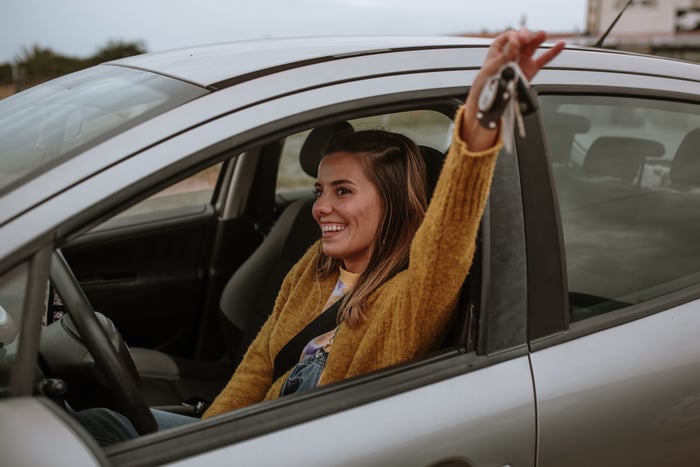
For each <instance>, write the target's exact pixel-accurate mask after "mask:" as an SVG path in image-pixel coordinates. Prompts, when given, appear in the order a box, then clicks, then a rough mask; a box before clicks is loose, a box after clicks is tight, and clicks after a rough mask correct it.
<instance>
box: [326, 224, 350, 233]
mask: <svg viewBox="0 0 700 467" xmlns="http://www.w3.org/2000/svg"><path fill="white" fill-rule="evenodd" d="M344 228H345V227H343V226H342V225H324V226H323V228H322V230H323V231H324V232H338V231H340V230H343V229H344Z"/></svg>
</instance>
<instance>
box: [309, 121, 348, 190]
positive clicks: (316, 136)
mask: <svg viewBox="0 0 700 467" xmlns="http://www.w3.org/2000/svg"><path fill="white" fill-rule="evenodd" d="M353 131H355V130H354V128H353V127H352V125H350V123H348V122H344V121H343V122H336V123H331V124H328V125H323V126H319V127H316V128H314V129H313V130H311V132H310V133H309V135H308V136H307V137H306V140H304V144H303V145H302V146H301V152H300V153H299V159H300V163H301V168H302V169H304V172H306V174H307V175H309V176H310V177H313V178H316V177H318V164H319V163H320V162H321V158H322V157H323V152H324V150H325V148H326V147H327V146H328V143H329V142H330V141H331V140H332V139H333V138H334V137H335V136H336V135H339V134H343V133H352V132H353Z"/></svg>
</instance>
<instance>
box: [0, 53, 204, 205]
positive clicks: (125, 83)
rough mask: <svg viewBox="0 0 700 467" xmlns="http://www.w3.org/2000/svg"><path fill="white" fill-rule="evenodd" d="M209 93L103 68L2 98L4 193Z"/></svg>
mask: <svg viewBox="0 0 700 467" xmlns="http://www.w3.org/2000/svg"><path fill="white" fill-rule="evenodd" d="M206 92H207V91H206V90H204V89H201V88H199V87H196V86H193V85H190V84H187V83H184V82H181V81H178V80H175V79H172V78H168V77H165V76H160V75H156V74H153V73H147V72H144V71H139V70H133V69H129V68H119V67H108V66H104V67H95V68H90V69H87V70H82V71H79V72H76V73H73V74H70V75H67V76H64V77H61V78H57V79H55V80H53V81H50V82H49V83H45V84H44V85H42V86H37V87H35V88H30V89H27V90H24V91H22V92H19V93H17V94H15V95H13V96H9V97H6V98H5V99H2V100H0V154H1V155H2V156H0V193H1V192H2V191H4V190H5V189H8V188H9V187H11V186H12V185H13V184H14V183H18V182H20V181H21V180H22V179H24V178H25V177H27V176H36V174H38V173H40V172H43V171H45V170H48V169H49V168H51V167H52V166H54V165H56V164H58V163H60V162H62V161H64V160H66V159H68V158H70V157H71V156H73V155H74V154H78V153H79V152H81V151H84V150H86V149H87V148H89V147H91V146H94V145H96V144H98V143H100V142H102V141H104V140H105V139H107V138H109V137H111V136H113V135H115V134H118V133H121V132H123V131H124V130H126V129H127V128H130V127H132V126H135V125H137V124H139V123H141V122H143V121H145V120H147V119H149V118H151V117H153V116H155V115H158V114H160V113H162V112H164V111H166V110H168V109H171V108H174V107H176V106H178V105H180V104H183V103H184V102H187V101H189V100H190V99H192V98H194V97H197V96H199V95H202V94H205V93H206Z"/></svg>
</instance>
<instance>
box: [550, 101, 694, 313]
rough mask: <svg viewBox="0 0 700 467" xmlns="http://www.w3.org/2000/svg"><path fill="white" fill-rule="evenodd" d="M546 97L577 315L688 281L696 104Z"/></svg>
mask: <svg viewBox="0 0 700 467" xmlns="http://www.w3.org/2000/svg"><path fill="white" fill-rule="evenodd" d="M584 99H587V100H585V101H584ZM542 102H544V109H545V112H544V113H543V114H544V118H543V120H544V123H545V127H547V128H548V132H547V136H548V139H551V140H552V142H550V149H551V150H552V166H553V173H554V175H555V179H556V182H557V191H558V196H559V204H560V208H561V213H562V227H563V234H564V240H565V244H566V249H567V262H568V265H567V266H568V276H569V291H570V292H569V302H570V311H571V316H570V318H571V321H581V320H584V319H587V318H590V317H594V316H598V315H601V314H605V313H607V312H609V311H611V310H614V309H619V308H623V307H625V306H630V305H633V304H635V303H638V302H640V301H642V300H645V299H649V298H651V297H654V296H657V295H659V294H661V293H662V291H671V290H675V289H677V288H680V287H683V286H684V284H687V283H689V281H690V280H691V278H692V277H695V276H696V275H697V274H698V270H697V265H696V264H694V261H693V260H692V258H693V257H695V254H696V252H697V246H696V245H697V242H695V240H692V239H694V238H696V237H697V234H698V232H697V228H696V227H695V226H696V225H697V223H694V222H692V221H691V219H692V218H694V213H695V212H697V209H696V208H695V207H694V206H696V205H697V202H698V194H699V193H700V191H699V190H698V188H700V169H699V167H700V165H698V164H699V162H698V161H700V158H698V149H697V148H698V143H700V128H696V127H695V125H697V122H698V121H700V120H699V119H698V116H697V114H696V112H697V111H696V109H695V107H694V106H691V105H684V104H681V103H677V104H675V105H673V106H669V104H668V103H658V102H655V101H652V100H644V99H631V98H612V97H605V96H598V97H590V96H588V97H585V98H578V97H577V98H573V97H570V96H569V97H559V96H552V97H544V98H543V99H542ZM687 127H690V129H689V130H686V129H685V128H687ZM550 136H551V138H550ZM679 141H680V143H679ZM555 151H556V152H555ZM601 271H605V274H606V277H607V279H606V280H601V278H600V277H601V276H600V274H601Z"/></svg>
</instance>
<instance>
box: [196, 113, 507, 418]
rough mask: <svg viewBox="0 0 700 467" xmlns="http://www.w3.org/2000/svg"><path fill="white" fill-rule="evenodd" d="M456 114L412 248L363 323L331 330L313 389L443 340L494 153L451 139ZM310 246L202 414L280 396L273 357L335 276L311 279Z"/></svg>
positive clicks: (309, 317)
mask: <svg viewBox="0 0 700 467" xmlns="http://www.w3.org/2000/svg"><path fill="white" fill-rule="evenodd" d="M462 118H463V109H460V111H459V112H458V113H457V116H456V121H455V132H454V135H453V141H452V146H451V148H450V151H449V153H448V155H447V157H446V159H445V163H444V165H443V170H442V173H441V175H440V179H439V181H438V184H437V186H436V188H435V192H434V194H433V197H432V200H431V202H430V206H429V207H428V210H427V212H426V215H425V218H424V220H423V223H422V224H421V226H420V228H419V229H418V231H417V232H416V235H415V237H414V239H413V242H412V244H411V252H410V260H409V266H408V268H407V269H405V270H403V271H401V272H400V273H398V274H396V275H395V276H394V277H393V278H391V279H390V280H389V281H387V282H386V283H384V284H383V285H382V286H381V287H379V288H378V289H377V290H376V291H375V292H374V293H373V294H372V295H371V296H370V297H369V300H368V308H367V313H366V316H367V319H366V320H365V322H364V323H363V324H361V325H360V326H358V327H357V328H350V327H348V326H345V325H342V324H341V325H340V326H339V327H338V331H337V334H336V336H335V338H334V340H333V348H332V349H331V351H330V354H329V355H328V360H327V362H326V366H325V369H324V371H323V374H322V376H321V379H320V381H319V383H318V384H319V385H324V384H328V383H332V382H335V381H340V380H342V379H345V378H349V377H351V376H355V375H359V374H362V373H366V372H369V371H372V370H376V369H379V368H382V367H386V366H388V365H393V364H396V363H400V362H403V361H406V360H409V359H411V358H414V357H417V356H420V355H423V354H425V353H426V352H427V351H429V350H431V348H432V347H433V346H434V345H435V344H436V341H437V339H438V338H439V337H440V336H441V335H442V334H443V331H444V328H445V326H446V323H447V322H448V321H449V318H450V314H451V311H452V309H453V306H454V304H455V301H456V299H457V297H458V294H459V290H460V287H461V285H462V283H463V282H464V279H465V278H466V276H467V273H468V272H469V268H470V266H471V263H472V257H473V255H474V249H475V240H476V235H477V230H478V227H479V222H480V219H481V215H482V212H483V210H484V205H485V203H486V199H487V197H488V193H489V189H490V185H491V178H492V175H493V170H494V166H495V161H496V156H497V154H498V151H499V150H500V147H501V143H498V144H497V145H496V146H494V147H492V148H491V149H488V150H486V151H483V152H479V153H472V152H470V151H469V149H468V148H467V145H466V143H465V142H464V141H462V140H461V139H460V137H459V128H460V127H461V122H462ZM318 250H319V248H318V244H315V245H313V246H312V247H311V248H310V249H309V251H308V252H307V253H306V254H305V255H304V256H303V257H302V258H301V259H300V260H299V262H298V263H297V264H296V265H295V266H294V267H293V268H292V269H291V271H290V272H289V274H288V275H287V277H286V278H285V280H284V282H283V284H282V287H281V289H280V292H279V294H278V296H277V300H276V302H275V306H274V310H273V312H272V314H271V315H270V317H269V318H268V320H267V322H266V323H265V324H264V325H263V327H262V328H261V330H260V332H259V334H258V336H257V337H256V338H255V340H254V341H253V343H252V344H251V346H250V347H249V349H248V351H247V352H246V354H245V356H244V358H243V360H242V362H241V364H240V365H239V367H238V368H237V370H236V372H235V373H234V374H233V376H232V377H231V379H230V380H229V382H228V384H227V385H226V387H225V388H224V389H223V390H222V391H221V392H220V393H219V395H218V396H217V397H216V399H215V400H214V402H213V403H212V405H211V406H210V407H209V409H208V410H207V411H206V413H205V414H204V416H203V418H208V417H212V416H214V415H218V414H221V413H224V412H228V411H230V410H234V409H237V408H240V407H244V406H247V405H250V404H253V403H256V402H260V401H263V400H269V399H274V398H276V397H278V396H279V393H280V388H281V387H282V384H283V383H284V381H285V380H286V378H287V375H288V373H289V372H287V374H284V375H282V376H280V377H279V378H277V379H276V380H275V381H273V380H272V371H273V362H274V359H275V356H276V355H277V353H278V352H279V351H280V350H281V349H282V347H284V346H285V344H287V342H288V341H289V340H290V339H292V338H293V337H294V336H295V335H296V334H298V333H299V332H300V331H301V330H302V329H304V327H306V325H307V324H309V323H310V322H311V321H313V319H314V318H315V317H316V316H318V315H319V314H320V313H321V311H322V308H323V305H324V304H325V303H326V299H327V298H328V296H329V295H330V293H331V290H332V289H333V287H334V286H335V284H336V281H337V275H336V276H334V277H329V278H326V279H323V280H319V279H318V278H317V275H316V271H315V264H316V255H317V252H318ZM290 371H291V370H290Z"/></svg>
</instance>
